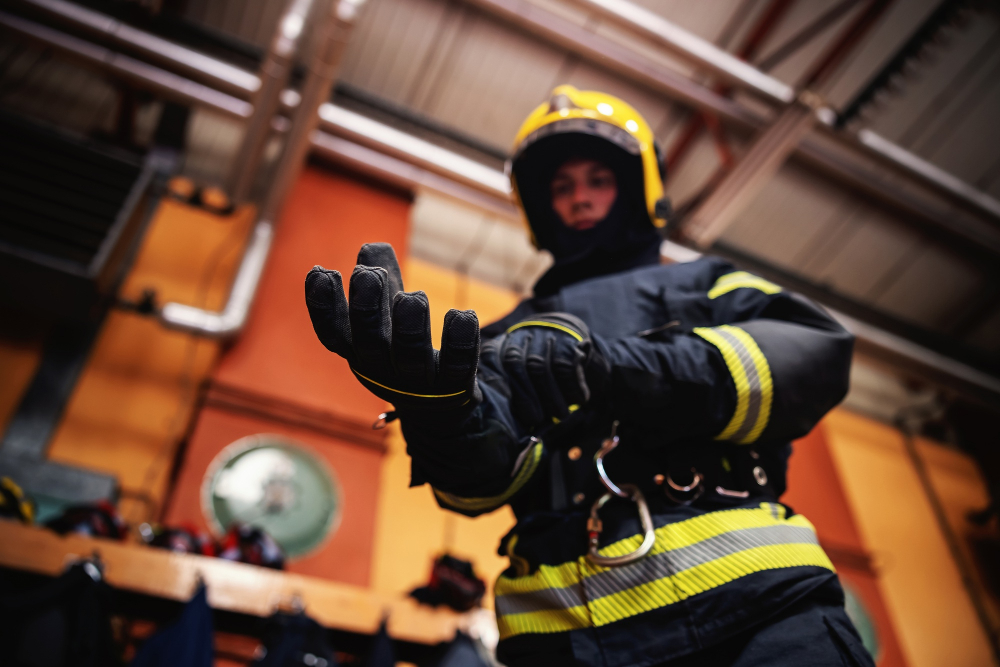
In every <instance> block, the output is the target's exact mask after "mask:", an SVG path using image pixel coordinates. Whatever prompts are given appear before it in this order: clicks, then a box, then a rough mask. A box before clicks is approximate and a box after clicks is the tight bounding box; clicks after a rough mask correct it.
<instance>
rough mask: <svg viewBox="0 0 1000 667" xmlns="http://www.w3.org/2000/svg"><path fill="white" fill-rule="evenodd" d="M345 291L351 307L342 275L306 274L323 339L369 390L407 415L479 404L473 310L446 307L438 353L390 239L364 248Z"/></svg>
mask: <svg viewBox="0 0 1000 667" xmlns="http://www.w3.org/2000/svg"><path fill="white" fill-rule="evenodd" d="M350 289H351V300H350V305H348V302H347V299H346V298H345V297H344V283H343V279H342V278H341V275H340V273H339V272H338V271H328V270H326V269H324V268H322V267H320V266H316V267H313V269H312V270H311V271H310V272H309V274H308V275H307V276H306V305H307V306H308V307H309V316H310V317H311V318H312V323H313V329H314V330H315V331H316V335H317V336H319V339H320V341H321V342H322V343H323V345H325V346H326V347H327V349H328V350H330V351H331V352H335V353H337V354H339V355H340V356H342V357H343V358H344V359H346V360H347V363H348V364H350V366H351V370H352V371H354V375H355V376H356V377H357V378H358V380H360V381H361V384H363V385H364V386H365V387H366V388H367V389H368V390H369V391H371V392H372V393H373V394H375V395H376V396H378V397H379V398H382V399H385V400H386V401H389V402H390V403H392V404H393V405H394V406H395V407H396V409H397V410H400V411H401V412H403V413H410V414H416V413H417V411H434V412H438V411H443V410H452V409H456V408H459V407H463V406H465V407H468V408H470V409H471V408H472V407H475V406H476V405H478V404H479V403H480V401H482V394H481V393H480V390H479V387H478V386H477V385H476V369H477V367H478V365H479V320H478V319H477V318H476V313H475V312H474V311H471V310H449V311H448V314H447V315H445V317H444V333H443V334H442V337H441V352H440V353H439V352H438V351H437V350H435V349H434V346H433V345H432V343H431V322H430V309H429V305H428V302H427V295H426V294H424V293H423V292H404V291H403V279H402V277H401V275H400V272H399V263H398V262H397V261H396V253H395V252H393V250H392V246H391V245H389V244H388V243H368V244H365V245H364V246H362V247H361V251H360V252H359V253H358V265H357V266H355V267H354V272H353V273H352V274H351V285H350Z"/></svg>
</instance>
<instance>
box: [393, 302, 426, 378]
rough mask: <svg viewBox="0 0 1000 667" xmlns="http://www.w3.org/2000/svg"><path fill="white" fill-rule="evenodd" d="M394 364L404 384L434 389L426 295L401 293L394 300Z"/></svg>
mask: <svg viewBox="0 0 1000 667" xmlns="http://www.w3.org/2000/svg"><path fill="white" fill-rule="evenodd" d="M392 363H393V367H394V368H395V369H396V373H397V375H398V376H399V378H400V379H401V380H402V381H403V382H404V384H407V385H409V386H411V387H414V386H415V387H431V386H433V384H434V344H433V343H432V342H431V313H430V303H429V302H428V301H427V295H426V294H424V293H423V292H397V293H396V296H395V297H394V298H393V302H392Z"/></svg>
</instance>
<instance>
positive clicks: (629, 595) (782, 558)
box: [535, 544, 834, 626]
mask: <svg viewBox="0 0 1000 667" xmlns="http://www.w3.org/2000/svg"><path fill="white" fill-rule="evenodd" d="M809 565H812V566H816V567H823V568H827V569H829V570H833V569H834V567H833V563H831V562H830V559H829V557H828V556H827V555H826V554H825V553H824V552H823V549H822V547H820V546H819V545H818V544H776V545H769V546H762V547H753V548H751V549H745V550H743V551H739V552H736V553H733V554H728V555H725V556H722V557H720V558H716V559H715V560H711V561H709V562H707V563H703V564H701V565H696V566H694V567H692V568H688V569H686V570H682V571H680V572H678V573H677V574H674V575H670V576H667V577H663V578H662V579H657V580H656V581H650V582H646V583H643V584H640V585H638V586H635V587H634V588H630V589H628V590H626V591H622V592H620V593H614V594H612V595H608V596H605V597H600V598H597V599H596V600H593V601H591V602H590V603H589V607H590V612H591V614H592V615H593V619H594V625H595V626H602V625H607V624H608V623H613V622H615V621H620V620H622V619H624V618H629V617H630V616H635V615H637V614H641V613H643V612H646V611H652V610H654V609H659V608H660V607H664V606H667V605H670V604H674V603H676V602H680V601H681V600H685V599H687V598H689V597H691V596H692V595H697V594H698V593H703V592H705V591H707V590H711V589H713V588H717V587H719V586H722V585H723V584H727V583H729V582H731V581H734V580H736V579H739V578H740V577H744V576H746V575H748V574H753V573H754V572H763V571H764V570H778V569H782V568H786V567H801V566H809ZM535 613H538V612H535Z"/></svg>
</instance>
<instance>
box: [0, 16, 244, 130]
mask: <svg viewBox="0 0 1000 667" xmlns="http://www.w3.org/2000/svg"><path fill="white" fill-rule="evenodd" d="M0 26H3V27H5V28H8V29H10V30H13V31H15V32H17V33H19V34H20V35H22V36H23V37H26V38H28V39H30V40H31V41H34V42H37V43H40V44H42V45H44V46H47V47H51V48H54V49H57V50H59V51H61V52H63V53H66V54H68V55H71V56H74V57H75V58H76V60H77V62H80V63H82V64H84V65H86V66H87V67H89V68H91V69H95V70H98V71H104V72H110V73H112V74H114V75H115V76H116V77H117V78H119V79H121V80H123V81H126V82H128V83H129V84H131V85H133V86H135V87H137V88H143V89H148V90H154V91H156V92H157V93H159V94H160V95H162V96H163V97H165V98H167V99H170V100H173V101H175V102H179V103H181V104H189V105H194V106H203V107H208V108H210V109H214V110H216V111H221V112H222V113H225V114H228V115H230V116H236V117H237V118H249V117H250V114H251V112H252V111H253V107H252V106H251V105H250V104H248V103H247V102H245V101H243V100H241V99H238V98H236V97H233V96H232V95H227V94H226V93H222V92H219V91H218V90H215V89H214V88H209V87H208V86H203V85H201V84H200V83H196V82H194V81H191V80H190V79H186V78H184V77H182V76H178V75H176V74H173V73H172V72H168V71H166V70H163V69H160V68H159V67H155V66H153V65H149V64H147V63H144V62H140V61H138V60H135V59H134V58H130V57H129V56H125V55H122V54H121V53H117V52H115V51H111V50H110V49H106V48H104V47H102V46H97V45H96V44H92V43H90V42H87V41H85V40H82V39H79V38H77V37H73V36H71V35H67V34H66V33H64V32H59V31H58V30H53V29H52V28H49V27H47V26H44V25H41V24H39V23H35V22H34V21H28V20H27V19H23V18H21V17H19V16H14V15H13V14H8V13H6V12H2V11H0Z"/></svg>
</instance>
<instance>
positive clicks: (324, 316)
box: [306, 266, 354, 361]
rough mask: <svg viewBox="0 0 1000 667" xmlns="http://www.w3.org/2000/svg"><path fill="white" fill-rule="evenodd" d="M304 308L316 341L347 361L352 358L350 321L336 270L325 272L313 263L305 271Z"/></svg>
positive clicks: (340, 281) (325, 270) (340, 280)
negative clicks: (311, 266) (310, 268)
mask: <svg viewBox="0 0 1000 667" xmlns="http://www.w3.org/2000/svg"><path fill="white" fill-rule="evenodd" d="M306 307H307V308H308V309H309V318H310V319H311V320H312V325H313V331H315V332H316V336H317V337H318V338H319V340H320V342H321V343H323V345H324V346H326V349H328V350H330V351H331V352H335V353H336V354H339V355H340V356H342V357H344V358H345V359H347V360H348V361H350V360H351V359H352V358H353V357H354V350H353V348H352V347H351V322H350V319H349V317H348V314H347V297H346V296H344V279H343V278H342V277H341V275H340V271H328V270H327V269H324V268H323V267H322V266H314V267H313V268H312V270H310V271H309V273H308V274H307V275H306Z"/></svg>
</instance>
